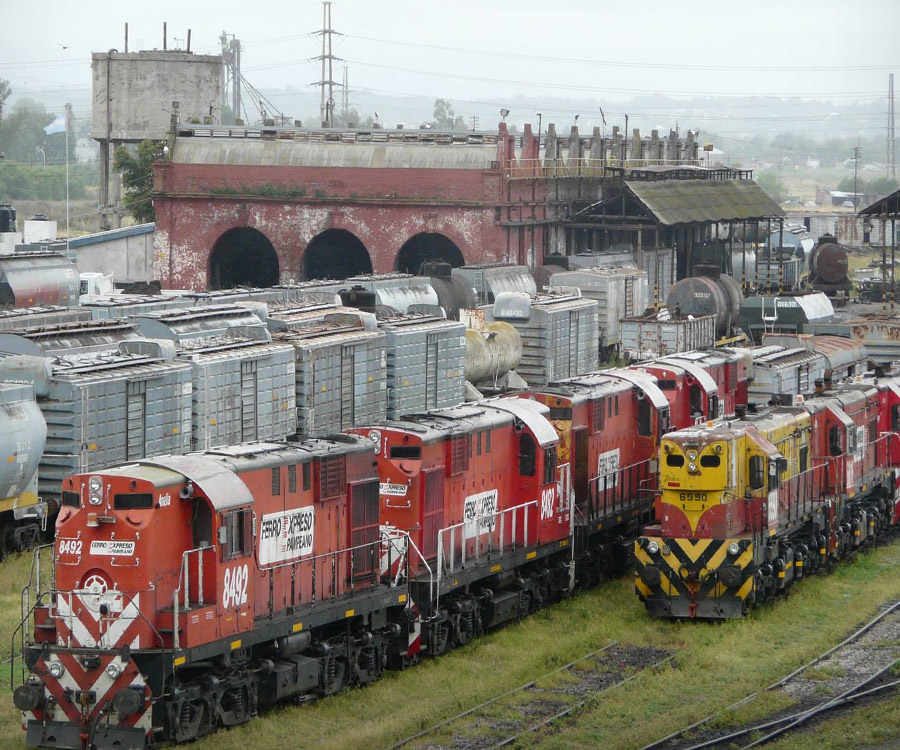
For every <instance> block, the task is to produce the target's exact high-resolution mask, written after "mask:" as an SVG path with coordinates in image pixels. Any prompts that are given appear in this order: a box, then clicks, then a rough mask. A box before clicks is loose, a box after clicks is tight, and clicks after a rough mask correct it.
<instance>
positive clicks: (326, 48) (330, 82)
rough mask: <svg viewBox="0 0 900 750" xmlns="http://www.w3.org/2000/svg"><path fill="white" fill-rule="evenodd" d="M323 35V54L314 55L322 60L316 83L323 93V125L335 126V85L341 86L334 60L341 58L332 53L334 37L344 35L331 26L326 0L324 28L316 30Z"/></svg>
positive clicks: (321, 100) (316, 58)
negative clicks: (337, 79) (320, 72)
mask: <svg viewBox="0 0 900 750" xmlns="http://www.w3.org/2000/svg"><path fill="white" fill-rule="evenodd" d="M314 33H316V34H319V35H321V37H322V54H321V55H319V56H318V57H314V58H313V60H321V62H322V79H321V80H320V81H319V82H318V83H317V84H316V85H317V86H320V87H321V89H322V95H321V97H320V101H319V109H320V112H321V119H322V127H323V128H332V127H334V87H335V86H340V84H339V83H336V82H335V81H334V62H335V60H341V58H340V57H335V56H334V55H333V54H332V44H331V42H332V37H333V36H334V35H335V34H338V35H339V36H343V34H340V32H337V31H334V30H333V29H332V28H331V2H330V0H324V2H323V3H322V28H321V29H320V30H319V31H316V32H314ZM326 88H327V89H328V96H327V98H326V96H325V90H326Z"/></svg>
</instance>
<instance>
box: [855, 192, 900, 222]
mask: <svg viewBox="0 0 900 750" xmlns="http://www.w3.org/2000/svg"><path fill="white" fill-rule="evenodd" d="M859 213H860V216H900V190H895V191H894V192H893V193H891V194H890V195H886V196H885V197H884V198H881V199H879V200H877V201H875V202H874V203H873V204H872V205H871V206H866V207H865V208H864V209H863V210H862V211H860V212H859Z"/></svg>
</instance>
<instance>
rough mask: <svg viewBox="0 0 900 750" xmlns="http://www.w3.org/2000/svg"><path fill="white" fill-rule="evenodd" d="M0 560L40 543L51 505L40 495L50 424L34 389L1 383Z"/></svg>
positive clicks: (25, 385)
mask: <svg viewBox="0 0 900 750" xmlns="http://www.w3.org/2000/svg"><path fill="white" fill-rule="evenodd" d="M0 435H2V438H0V455H5V456H6V457H7V460H6V461H4V462H3V463H2V465H0V557H3V556H5V555H6V554H8V553H9V552H12V551H13V550H16V549H20V548H22V547H24V546H26V545H28V544H30V543H33V542H35V541H37V539H38V537H39V535H40V532H41V531H43V530H44V529H45V528H46V524H47V515H48V505H47V503H45V502H44V501H43V499H42V498H41V497H40V496H39V495H38V486H37V471H38V462H39V461H40V459H41V454H43V452H44V446H45V444H46V440H47V423H46V422H45V421H44V417H43V415H42V414H41V410H40V409H39V408H38V406H37V404H36V403H35V400H34V388H32V386H30V385H27V384H23V383H0Z"/></svg>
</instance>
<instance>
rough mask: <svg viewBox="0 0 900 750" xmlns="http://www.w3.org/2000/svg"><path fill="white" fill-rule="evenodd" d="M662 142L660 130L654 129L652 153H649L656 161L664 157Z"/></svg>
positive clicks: (651, 144) (651, 140) (652, 132)
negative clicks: (660, 140)
mask: <svg viewBox="0 0 900 750" xmlns="http://www.w3.org/2000/svg"><path fill="white" fill-rule="evenodd" d="M660 146H661V144H660V142H659V131H658V130H653V131H651V132H650V153H649V154H648V155H647V157H648V158H649V159H653V160H654V161H659V160H660V159H662V149H661V147H660Z"/></svg>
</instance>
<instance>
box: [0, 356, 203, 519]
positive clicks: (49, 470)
mask: <svg viewBox="0 0 900 750" xmlns="http://www.w3.org/2000/svg"><path fill="white" fill-rule="evenodd" d="M0 380H4V381H7V382H19V383H21V382H25V383H32V384H33V385H34V392H35V399H36V400H37V403H38V406H39V407H40V409H41V412H42V413H43V415H44V419H45V420H46V421H47V446H46V449H45V451H44V455H43V456H42V458H41V462H40V465H39V467H38V488H39V490H40V494H41V495H42V496H43V498H44V499H45V500H51V501H57V502H58V500H59V497H60V485H61V482H62V480H63V479H64V478H65V477H66V476H68V475H69V474H74V473H77V472H88V471H95V470H99V469H103V468H106V467H109V466H114V465H116V464H121V463H126V462H128V461H135V460H138V459H141V458H145V457H147V456H156V455H160V454H163V453H176V454H180V453H187V452H188V451H189V450H190V447H191V367H190V364H189V363H187V362H178V361H176V360H175V347H174V345H172V344H171V342H166V341H159V342H149V341H134V342H132V341H124V342H121V343H120V344H119V346H118V348H117V349H113V350H107V351H105V352H75V353H73V354H70V355H60V356H58V357H56V358H55V359H50V358H47V357H33V356H28V355H21V356H13V357H7V358H6V359H3V360H0Z"/></svg>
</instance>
